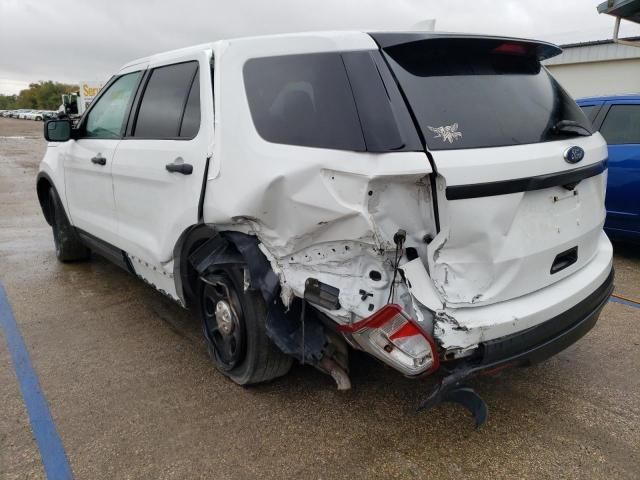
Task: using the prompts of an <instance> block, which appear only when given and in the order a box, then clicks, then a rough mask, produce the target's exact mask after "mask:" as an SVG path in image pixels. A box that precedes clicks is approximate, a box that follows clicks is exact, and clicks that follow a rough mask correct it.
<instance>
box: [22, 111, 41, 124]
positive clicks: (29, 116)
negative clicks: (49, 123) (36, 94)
mask: <svg viewBox="0 0 640 480" xmlns="http://www.w3.org/2000/svg"><path fill="white" fill-rule="evenodd" d="M24 119H25V120H37V121H40V122H41V121H42V120H43V119H44V115H43V113H42V112H41V111H40V110H31V111H30V112H27V113H25V114H24Z"/></svg>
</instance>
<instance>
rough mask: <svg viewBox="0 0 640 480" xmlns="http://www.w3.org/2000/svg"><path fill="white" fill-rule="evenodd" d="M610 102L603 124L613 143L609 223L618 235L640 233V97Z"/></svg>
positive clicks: (607, 226) (609, 184) (612, 231)
mask: <svg viewBox="0 0 640 480" xmlns="http://www.w3.org/2000/svg"><path fill="white" fill-rule="evenodd" d="M609 104H610V105H611V106H610V108H609V110H608V112H607V114H606V117H605V118H604V121H603V122H602V126H601V127H600V132H601V133H602V136H604V138H605V140H607V143H608V145H609V180H608V185H607V200H606V205H607V222H606V224H605V227H606V229H607V231H610V232H611V233H613V234H614V235H615V234H620V235H626V234H632V235H640V100H635V101H634V100H625V101H623V102H612V103H609Z"/></svg>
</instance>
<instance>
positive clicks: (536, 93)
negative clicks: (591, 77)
mask: <svg viewBox="0 0 640 480" xmlns="http://www.w3.org/2000/svg"><path fill="white" fill-rule="evenodd" d="M384 52H385V54H386V55H387V59H388V60H389V64H390V66H391V69H392V70H393V71H394V73H395V75H396V77H397V79H398V82H399V83H400V86H401V87H402V89H403V91H404V93H405V95H406V97H407V100H408V102H409V104H410V107H411V109H412V110H413V112H414V115H415V118H416V120H417V122H418V124H419V127H420V129H421V130H422V133H423V135H424V138H425V139H426V142H427V145H428V147H429V149H431V150H453V149H462V148H481V147H498V146H507V145H521V144H531V143H539V142H547V141H553V140H560V139H564V138H567V136H570V135H574V134H571V133H566V132H561V131H558V130H556V129H555V128H554V127H555V126H556V125H557V124H558V122H560V121H561V120H568V121H571V122H577V123H578V124H580V125H581V126H583V127H585V128H586V129H587V130H588V131H589V132H590V131H592V127H591V124H590V122H589V120H588V119H587V118H586V117H585V115H584V114H583V113H582V111H581V110H580V108H579V107H578V106H577V105H576V103H575V102H574V100H573V99H572V98H571V97H570V96H569V95H568V94H567V93H566V92H565V91H564V90H563V89H562V87H561V86H560V85H559V84H558V82H556V80H555V79H554V78H553V77H552V76H551V75H550V74H549V73H548V72H547V71H546V70H545V69H544V68H543V67H542V66H541V65H540V62H539V61H538V59H537V57H536V56H535V55H536V54H535V51H530V47H529V46H527V45H525V44H519V43H517V42H509V41H503V40H500V39H466V38H460V39H452V38H446V39H428V40H420V41H414V42H409V43H403V44H400V45H395V46H390V47H387V48H385V49H384Z"/></svg>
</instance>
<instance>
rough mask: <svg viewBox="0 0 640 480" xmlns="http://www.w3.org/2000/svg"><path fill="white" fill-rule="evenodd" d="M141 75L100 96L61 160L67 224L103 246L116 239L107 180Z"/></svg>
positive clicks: (114, 85)
mask: <svg viewBox="0 0 640 480" xmlns="http://www.w3.org/2000/svg"><path fill="white" fill-rule="evenodd" d="M140 77H141V72H134V73H130V74H126V75H122V76H121V77H119V78H117V79H116V80H115V81H113V82H112V83H111V84H110V85H109V86H107V90H106V91H105V92H104V93H103V94H102V95H101V96H100V98H99V99H98V100H97V101H96V103H95V104H94V105H93V106H92V107H91V110H90V111H89V112H88V113H87V115H86V116H85V117H84V119H83V120H82V123H81V125H80V126H79V136H78V138H77V139H76V140H72V141H71V142H69V146H68V150H67V152H66V155H65V156H64V172H65V193H66V197H67V206H68V209H69V216H70V218H71V222H72V223H73V225H74V226H75V227H77V228H80V229H82V230H84V231H86V232H88V233H90V234H92V235H94V236H96V237H98V238H100V239H102V240H104V241H106V242H109V243H114V242H115V239H116V238H117V224H116V217H115V202H114V198H113V185H112V178H111V170H112V166H113V165H112V162H113V157H114V153H115V151H116V147H117V146H118V144H119V143H120V141H121V138H122V128H123V125H124V123H125V118H126V114H127V112H128V110H129V106H130V103H131V99H132V97H133V95H134V93H135V89H136V87H137V85H138V82H139V80H140Z"/></svg>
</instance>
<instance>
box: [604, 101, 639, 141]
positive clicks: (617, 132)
mask: <svg viewBox="0 0 640 480" xmlns="http://www.w3.org/2000/svg"><path fill="white" fill-rule="evenodd" d="M600 133H601V134H602V136H603V137H604V138H605V139H606V140H607V143H608V144H609V145H625V144H634V143H640V105H613V106H612V107H611V109H610V110H609V113H607V117H606V118H605V119H604V123H603V124H602V127H601V128H600Z"/></svg>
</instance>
